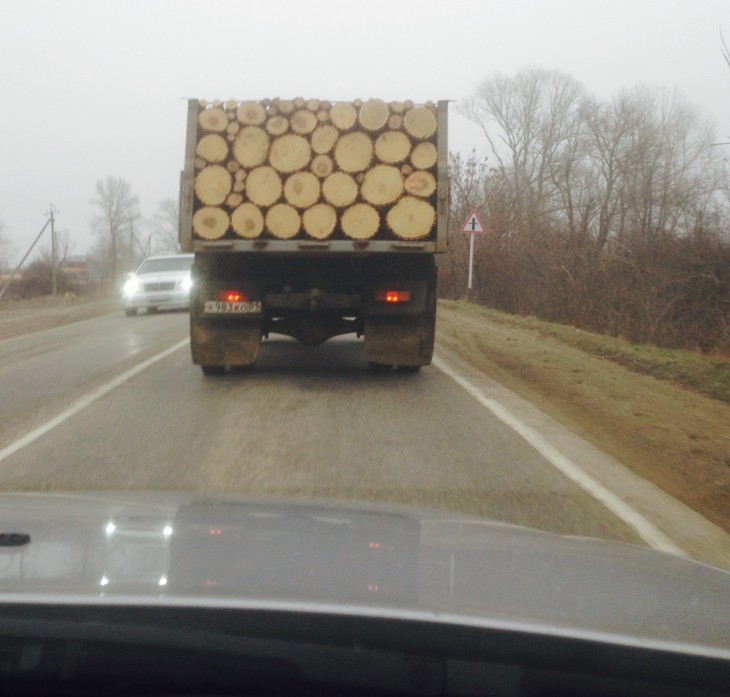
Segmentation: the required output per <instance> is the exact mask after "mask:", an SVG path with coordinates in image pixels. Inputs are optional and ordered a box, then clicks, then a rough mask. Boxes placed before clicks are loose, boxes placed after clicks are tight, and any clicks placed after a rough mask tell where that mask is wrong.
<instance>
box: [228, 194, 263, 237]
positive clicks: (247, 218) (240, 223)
mask: <svg viewBox="0 0 730 697" xmlns="http://www.w3.org/2000/svg"><path fill="white" fill-rule="evenodd" d="M231 227H232V228H233V231H234V232H235V233H236V234H237V235H238V236H239V237H243V238H244V239H247V240H252V239H255V238H256V237H258V236H259V235H260V234H261V232H262V231H263V229H264V217H263V215H261V211H260V210H259V209H258V208H257V207H256V206H255V205H254V204H253V203H242V204H241V205H240V206H239V207H238V208H236V210H235V211H233V215H231Z"/></svg>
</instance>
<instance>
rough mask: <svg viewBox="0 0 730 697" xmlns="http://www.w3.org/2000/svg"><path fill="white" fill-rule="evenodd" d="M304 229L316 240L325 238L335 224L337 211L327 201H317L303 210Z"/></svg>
mask: <svg viewBox="0 0 730 697" xmlns="http://www.w3.org/2000/svg"><path fill="white" fill-rule="evenodd" d="M302 222H303V224H304V230H305V231H306V233H307V234H308V235H310V236H311V237H314V238H315V239H318V240H324V239H327V238H328V237H329V236H330V235H331V234H332V231H333V230H334V229H335V225H336V224H337V213H336V211H335V209H334V208H333V207H332V206H330V205H329V204H327V203H317V204H316V205H314V206H312V207H311V208H308V209H307V210H306V211H304V215H303V216H302Z"/></svg>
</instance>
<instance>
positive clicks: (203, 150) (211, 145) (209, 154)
mask: <svg viewBox="0 0 730 697" xmlns="http://www.w3.org/2000/svg"><path fill="white" fill-rule="evenodd" d="M195 153H196V154H197V155H198V157H202V158H203V159H204V160H206V161H207V162H210V163H211V164H214V163H217V162H223V161H224V160H225V159H226V158H227V157H228V143H226V141H225V139H224V138H223V137H221V136H219V135H217V134H215V133H209V134H208V135H206V136H203V137H202V138H201V139H200V140H199V141H198V145H197V147H196V148H195Z"/></svg>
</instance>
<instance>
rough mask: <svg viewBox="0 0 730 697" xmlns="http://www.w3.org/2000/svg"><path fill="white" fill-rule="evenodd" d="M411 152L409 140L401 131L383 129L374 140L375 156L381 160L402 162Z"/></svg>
mask: <svg viewBox="0 0 730 697" xmlns="http://www.w3.org/2000/svg"><path fill="white" fill-rule="evenodd" d="M410 152H411V141H410V139H409V138H408V136H407V135H406V134H405V133H403V131H385V133H381V134H380V135H379V136H378V139H377V140H376V141H375V156H376V157H377V158H378V159H379V160H380V161H381V162H387V163H388V164H395V163H397V162H403V160H405V159H406V158H407V157H408V155H409V154H410Z"/></svg>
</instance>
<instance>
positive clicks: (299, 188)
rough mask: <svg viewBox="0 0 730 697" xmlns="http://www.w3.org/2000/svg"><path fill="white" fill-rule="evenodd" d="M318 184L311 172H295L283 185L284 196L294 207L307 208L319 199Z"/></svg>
mask: <svg viewBox="0 0 730 697" xmlns="http://www.w3.org/2000/svg"><path fill="white" fill-rule="evenodd" d="M319 193H320V186H319V179H317V177H316V176H314V174H312V173H311V172H295V173H294V174H292V175H291V176H290V177H289V178H288V179H287V180H286V184H285V185H284V198H285V199H286V200H287V202H288V203H289V204H291V205H292V206H294V207H295V208H309V207H310V206H312V205H314V204H315V203H316V202H317V200H318V199H319Z"/></svg>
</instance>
